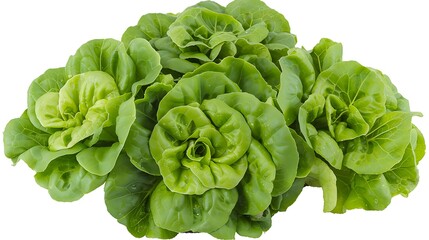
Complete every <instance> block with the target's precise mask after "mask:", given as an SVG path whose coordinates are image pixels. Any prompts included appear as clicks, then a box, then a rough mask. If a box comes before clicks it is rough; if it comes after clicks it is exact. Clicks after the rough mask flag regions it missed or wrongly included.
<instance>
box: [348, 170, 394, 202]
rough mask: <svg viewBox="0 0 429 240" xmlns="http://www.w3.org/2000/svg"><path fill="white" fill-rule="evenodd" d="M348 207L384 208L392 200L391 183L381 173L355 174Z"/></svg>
mask: <svg viewBox="0 0 429 240" xmlns="http://www.w3.org/2000/svg"><path fill="white" fill-rule="evenodd" d="M350 189H351V191H350V194H349V196H348V198H347V200H346V201H345V203H344V207H345V208H346V209H355V208H362V209H365V210H383V209H385V208H386V207H387V206H388V205H389V204H390V201H391V198H392V194H391V192H390V188H389V183H388V182H387V180H386V178H385V177H384V175H383V174H381V175H358V174H356V175H354V177H353V182H352V185H351V188H350Z"/></svg>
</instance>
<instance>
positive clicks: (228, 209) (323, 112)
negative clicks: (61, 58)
mask: <svg viewBox="0 0 429 240" xmlns="http://www.w3.org/2000/svg"><path fill="white" fill-rule="evenodd" d="M296 43H297V38H296V36H295V35H294V34H293V33H291V28H290V26H289V22H288V21H287V20H286V18H285V17H284V16H283V15H282V14H281V13H279V12H277V11H276V10H274V9H272V8H270V7H268V6H267V5H266V4H265V3H263V2H262V1H260V0H234V1H232V2H231V3H229V4H228V5H227V6H222V5H220V4H218V3H216V2H213V1H202V2H199V3H197V4H195V5H193V6H189V7H188V8H186V9H184V10H183V11H182V12H180V13H168V14H164V13H148V14H145V15H143V16H142V17H141V18H140V19H139V21H138V23H137V24H136V25H135V26H131V27H128V28H127V29H126V30H125V32H124V33H123V35H122V37H121V41H118V40H114V39H95V40H91V41H88V42H86V43H85V44H83V45H82V46H81V47H80V48H79V49H77V51H76V53H75V54H74V55H72V56H71V57H70V58H69V59H68V61H67V63H65V65H64V66H63V67H60V68H53V69H49V70H47V71H46V72H45V73H43V74H42V75H40V76H39V77H38V78H36V79H35V80H34V81H33V82H32V83H31V85H30V87H29V89H28V96H27V99H28V100H27V109H25V110H24V111H23V113H22V115H21V116H20V117H19V118H15V119H12V120H11V121H10V122H9V123H8V124H7V126H6V128H5V131H4V149H5V155H6V157H8V158H10V159H11V160H12V162H13V163H14V164H17V163H18V162H19V161H20V160H23V161H24V162H25V163H26V164H27V165H28V166H29V167H30V168H31V169H32V170H34V172H35V180H36V182H37V183H38V184H39V185H40V186H41V187H43V188H46V189H47V190H48V193H49V194H50V196H51V197H52V198H53V199H55V200H57V201H75V200H78V199H80V198H81V197H83V196H84V195H85V194H87V193H89V192H91V191H93V190H94V189H96V188H98V187H100V186H102V185H103V184H104V202H105V205H106V208H107V211H108V212H109V213H110V214H111V215H112V216H113V217H114V218H115V219H117V221H118V222H119V223H120V224H122V225H124V226H125V227H126V228H127V230H128V231H129V232H130V233H131V234H132V235H133V236H134V237H137V238H142V237H149V238H161V239H165V238H173V237H175V236H176V235H177V234H179V233H191V232H192V233H207V234H210V235H211V236H213V237H215V238H220V239H233V238H235V236H236V234H238V235H241V236H245V237H253V238H258V237H260V236H261V235H262V234H263V233H264V232H265V231H268V230H269V229H270V227H271V225H272V224H273V216H274V215H275V214H280V213H281V212H284V211H287V209H288V208H289V207H290V206H291V205H292V204H293V203H294V202H295V201H297V199H298V198H299V195H300V193H301V192H302V191H305V189H306V187H320V188H321V189H322V190H323V201H324V208H323V211H325V212H334V213H345V212H346V211H347V210H351V209H365V210H382V209H385V208H386V207H387V206H388V205H389V204H390V202H391V199H392V197H394V196H396V195H402V196H408V194H410V192H411V191H412V190H413V189H414V188H415V187H416V186H417V184H418V181H419V172H418V168H417V166H418V163H419V162H420V161H421V159H423V157H424V155H425V149H426V145H425V140H424V137H423V134H422V133H421V132H420V130H419V129H418V127H417V126H416V125H414V124H413V123H412V119H413V118H414V117H421V116H422V114H421V113H419V112H414V111H412V110H411V109H412V108H411V107H410V104H409V102H408V100H407V99H406V98H405V97H404V96H402V95H401V94H400V93H399V92H398V89H397V88H396V87H395V85H394V84H393V83H392V81H391V80H390V79H389V77H388V76H387V75H385V74H384V73H382V72H381V71H379V70H376V69H374V68H371V67H367V66H363V65H361V64H360V63H359V62H357V61H350V60H343V55H342V53H343V45H342V44H341V43H338V42H335V41H333V40H330V39H328V38H322V39H321V40H320V42H319V43H317V44H316V45H315V46H314V47H313V48H312V49H310V50H308V49H306V48H304V47H297V46H296Z"/></svg>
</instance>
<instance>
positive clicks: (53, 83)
mask: <svg viewBox="0 0 429 240" xmlns="http://www.w3.org/2000/svg"><path fill="white" fill-rule="evenodd" d="M66 81H67V78H66V73H65V70H64V68H55V69H48V70H46V72H44V73H43V74H42V75H40V76H39V77H38V78H36V79H35V80H34V81H33V82H32V83H31V85H30V87H29V88H28V94H27V106H28V109H27V114H28V117H29V118H30V121H31V123H32V124H33V125H34V126H35V127H36V128H38V129H40V130H42V131H44V132H52V131H53V130H50V129H46V128H45V127H43V126H42V124H41V123H40V121H39V119H38V118H37V116H36V109H35V105H36V101H37V100H38V99H39V98H40V97H41V96H43V95H44V94H45V93H48V92H59V90H60V88H61V87H62V86H63V85H64V83H65V82H66Z"/></svg>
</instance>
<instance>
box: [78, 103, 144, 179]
mask: <svg viewBox="0 0 429 240" xmlns="http://www.w3.org/2000/svg"><path fill="white" fill-rule="evenodd" d="M135 118H136V110H135V105H134V98H130V99H128V100H127V101H125V102H124V103H122V104H121V105H120V107H119V111H118V114H117V117H116V122H115V123H116V125H115V133H116V135H117V137H118V141H117V142H114V143H113V144H112V145H111V146H108V147H91V148H86V149H84V150H82V151H81V152H79V153H78V155H77V156H76V157H77V160H78V162H79V163H80V164H81V165H82V166H83V167H84V168H85V169H86V170H87V171H89V172H91V173H93V174H96V175H100V176H102V175H106V174H108V173H109V172H110V171H111V170H112V169H113V167H114V166H115V163H116V160H117V158H118V156H119V154H120V152H121V150H122V148H123V146H124V144H125V141H126V139H127V136H128V133H129V131H130V128H131V125H132V124H133V122H134V120H135Z"/></svg>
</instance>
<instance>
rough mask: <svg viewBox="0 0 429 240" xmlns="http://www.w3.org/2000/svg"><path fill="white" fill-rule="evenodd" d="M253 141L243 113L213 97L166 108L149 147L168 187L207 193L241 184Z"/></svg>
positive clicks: (188, 192)
mask: <svg viewBox="0 0 429 240" xmlns="http://www.w3.org/2000/svg"><path fill="white" fill-rule="evenodd" d="M250 141H251V131H250V129H249V127H248V126H247V123H246V120H245V119H244V117H243V116H242V115H241V114H240V113H239V112H237V111H236V110H234V109H232V108H231V107H229V106H228V105H226V104H225V103H224V102H222V101H220V100H218V99H211V100H204V101H203V102H202V104H201V105H199V104H197V103H194V104H191V105H187V106H179V107H175V108H173V109H171V110H170V111H168V112H167V114H165V115H164V116H163V117H162V118H161V119H160V120H159V122H158V124H157V125H156V126H155V128H154V130H153V133H152V136H151V139H150V147H151V152H152V155H153V156H154V158H155V160H156V161H157V163H158V165H159V168H160V172H161V175H162V176H163V179H164V182H165V184H166V185H167V186H168V188H169V189H170V190H172V191H174V192H177V193H182V194H203V193H204V192H206V191H207V190H209V189H212V188H225V189H231V188H234V187H236V186H237V185H238V183H239V182H240V180H241V179H242V178H243V176H244V174H245V172H246V169H247V159H246V156H245V153H246V151H247V149H248V148H249V145H250Z"/></svg>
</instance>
